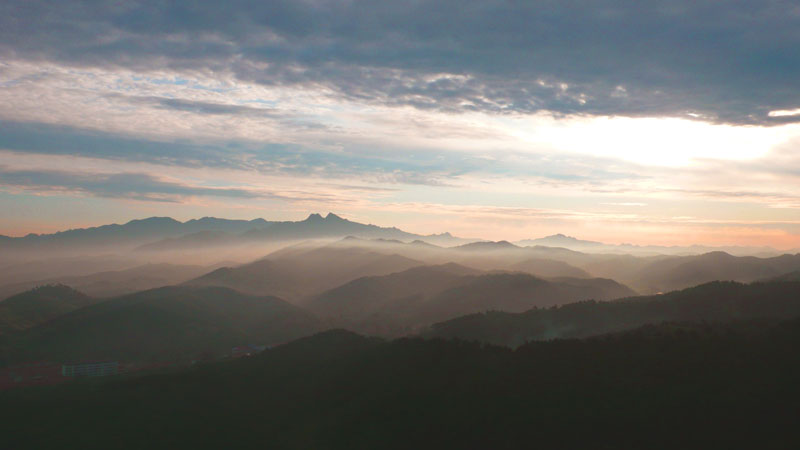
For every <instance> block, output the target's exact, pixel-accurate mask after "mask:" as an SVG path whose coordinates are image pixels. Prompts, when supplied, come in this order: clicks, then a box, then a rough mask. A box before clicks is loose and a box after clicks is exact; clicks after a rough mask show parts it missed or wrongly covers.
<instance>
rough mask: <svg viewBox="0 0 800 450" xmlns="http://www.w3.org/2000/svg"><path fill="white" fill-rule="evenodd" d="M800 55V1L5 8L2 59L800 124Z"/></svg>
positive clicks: (414, 96)
mask: <svg viewBox="0 0 800 450" xmlns="http://www.w3.org/2000/svg"><path fill="white" fill-rule="evenodd" d="M798 48H800V5H798V4H797V3H796V2H793V1H780V0H764V1H758V2H753V1H744V0H740V1H717V0H658V1H646V2H642V1H633V0H615V1H611V0H599V1H598V0H580V1H570V0H547V1H531V2H512V1H505V0H474V1H463V0H458V1H456V0H417V1H408V2H406V1H401V2H375V1H366V0H351V1H332V0H318V1H317V0H314V1H312V0H308V1H298V0H282V1H281V0H273V1H268V2H249V1H229V2H218V1H211V0H201V1H196V2H182V1H174V2H171V1H147V2H134V1H128V2H100V1H85V2H79V1H64V0H57V1H41V0H40V1H35V0H26V1H21V0H19V1H7V2H3V3H2V5H1V6H0V55H2V56H4V57H7V58H8V57H13V58H21V59H28V60H53V61H60V62H62V63H69V64H78V65H100V66H106V67H114V66H120V67H126V68H132V69H176V70H180V69H204V70H212V71H222V72H226V73H230V72H232V73H234V74H235V75H236V76H237V77H239V78H240V79H243V80H247V81H253V82H258V83H264V84H322V85H325V86H327V87H329V88H331V89H334V90H335V91H337V92H338V93H339V94H340V95H343V96H348V97H352V98H357V99H363V100H365V101H369V102H380V103H385V104H404V105H412V106H415V107H418V108H436V109H442V110H446V111H459V110H482V111H490V112H497V113H503V112H535V111H550V112H553V113H556V114H589V115H594V114H599V115H607V114H608V115H626V116H650V115H669V116H686V117H699V118H701V119H704V120H709V121H716V122H728V123H740V124H780V123H786V122H792V121H798V120H800V116H793V117H769V116H768V112H769V111H771V110H777V109H793V108H797V107H798V106H800V90H798V89H797V80H798V79H800V51H799V50H798ZM264 63H266V64H264ZM439 73H450V74H456V75H459V76H461V78H437V77H436V74H439ZM562 83H564V84H563V85H562ZM167 106H169V105H167ZM171 106H172V107H173V108H176V109H180V108H181V107H189V105H182V104H174V105H171ZM192 107H194V108H197V107H200V108H201V110H202V111H204V112H207V113H212V114H213V113H215V111H219V110H218V109H216V108H217V107H215V106H211V107H201V106H200V105H194V106H192ZM690 115H691V116H690Z"/></svg>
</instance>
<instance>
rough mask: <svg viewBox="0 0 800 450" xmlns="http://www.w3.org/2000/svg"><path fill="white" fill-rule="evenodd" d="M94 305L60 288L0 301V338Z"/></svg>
mask: <svg viewBox="0 0 800 450" xmlns="http://www.w3.org/2000/svg"><path fill="white" fill-rule="evenodd" d="M97 301H98V300H96V299H93V298H91V297H89V296H87V295H85V294H83V293H81V292H78V291H76V290H75V289H72V288H71V287H69V286H64V285H45V286H39V287H36V288H34V289H31V290H29V291H27V292H22V293H20V294H17V295H14V296H12V297H9V298H7V299H5V300H3V301H0V336H3V335H6V334H8V333H12V332H16V331H22V330H26V329H28V328H31V327H34V326H36V325H39V324H42V323H45V322H47V321H49V320H52V319H54V318H56V317H58V316H60V315H62V314H66V313H68V312H70V311H74V310H76V309H78V308H83V307H84V306H88V305H91V304H93V303H96V302H97Z"/></svg>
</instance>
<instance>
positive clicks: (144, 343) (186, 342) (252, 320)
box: [5, 287, 320, 361]
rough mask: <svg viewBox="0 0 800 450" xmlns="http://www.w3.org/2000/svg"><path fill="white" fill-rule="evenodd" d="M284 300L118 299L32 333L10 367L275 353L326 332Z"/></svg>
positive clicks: (15, 341) (195, 292)
mask: <svg viewBox="0 0 800 450" xmlns="http://www.w3.org/2000/svg"><path fill="white" fill-rule="evenodd" d="M319 327H320V325H319V323H318V321H317V320H316V319H315V318H314V317H313V316H312V315H310V314H309V313H307V312H305V311H303V310H302V309H300V308H297V307H295V306H292V305H290V304H289V303H287V302H285V301H283V300H280V299H278V298H276V297H255V296H249V295H245V294H241V293H239V292H236V291H233V290H231V289H226V288H218V287H201V288H196V287H166V288H159V289H153V290H149V291H143V292H138V293H135V294H131V295H126V296H122V297H116V298H113V299H110V300H106V301H104V302H101V303H97V304H94V305H91V306H87V307H84V308H81V309H77V310H74V311H72V312H70V313H67V314H63V315H61V316H59V317H56V318H55V319H53V320H51V321H49V322H46V323H42V324H40V325H38V326H36V327H33V328H30V329H28V330H26V331H24V332H23V333H21V334H19V335H16V336H14V337H13V338H12V339H10V340H9V341H8V342H7V345H6V348H5V353H6V358H7V359H8V360H10V361H20V360H23V361H24V360H49V361H65V360H73V359H113V360H121V361H147V360H163V361H187V360H190V359H194V358H197V357H198V356H200V355H201V354H203V353H208V354H211V355H213V356H214V357H220V356H222V355H225V354H227V353H228V352H229V351H230V349H231V347H233V346H238V345H246V344H257V345H272V344H277V343H282V342H286V341H289V340H292V339H296V338H298V337H301V336H304V335H308V334H312V333H314V332H316V331H319Z"/></svg>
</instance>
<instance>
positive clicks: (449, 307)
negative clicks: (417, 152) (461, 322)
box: [305, 264, 634, 336]
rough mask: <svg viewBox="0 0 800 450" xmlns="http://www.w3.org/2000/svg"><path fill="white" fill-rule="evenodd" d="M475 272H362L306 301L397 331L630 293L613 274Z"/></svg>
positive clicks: (344, 322) (350, 324)
mask: <svg viewBox="0 0 800 450" xmlns="http://www.w3.org/2000/svg"><path fill="white" fill-rule="evenodd" d="M475 272H476V271H474V270H471V269H467V268H465V267H463V266H459V265H456V264H447V265H442V266H423V267H415V268H413V269H409V270H406V271H403V272H398V273H393V274H390V275H385V276H380V277H363V278H359V279H357V280H354V281H351V282H349V283H346V284H344V285H342V286H339V287H337V288H334V289H331V290H329V291H326V292H324V293H322V294H320V295H318V296H316V297H314V298H312V299H311V300H310V301H309V302H307V303H306V304H305V306H306V307H307V308H308V309H309V310H311V311H312V312H314V313H316V314H317V315H319V316H320V317H321V318H322V319H323V320H326V321H327V323H328V324H330V325H331V326H334V327H343V328H348V329H351V330H355V331H358V332H362V333H368V334H377V335H382V336H398V335H403V334H407V333H410V332H413V331H414V330H416V329H418V328H419V327H421V326H424V325H428V324H431V323H434V322H436V321H438V320H445V319H448V318H453V317H457V316H459V315H463V314H469V313H471V312H478V311H486V310H501V311H524V310H527V309H530V308H532V307H534V306H551V305H556V304H562V303H566V302H572V301H578V300H584V299H598V300H608V299H613V298H620V297H625V296H630V295H634V292H633V291H631V290H630V289H628V288H627V287H625V286H622V285H620V284H618V283H616V282H614V281H612V280H602V279H575V278H559V279H556V280H543V279H540V278H536V277H534V276H531V275H527V274H522V273H490V274H476V273H475Z"/></svg>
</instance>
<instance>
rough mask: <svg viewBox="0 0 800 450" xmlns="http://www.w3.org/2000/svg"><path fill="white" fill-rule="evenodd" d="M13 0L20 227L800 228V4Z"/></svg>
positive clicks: (0, 89) (639, 234)
mask: <svg viewBox="0 0 800 450" xmlns="http://www.w3.org/2000/svg"><path fill="white" fill-rule="evenodd" d="M14 3H15V2H8V3H7V4H6V5H4V6H2V7H0V13H2V14H0V209H2V211H4V214H2V215H1V216H0V234H3V235H9V236H20V235H24V234H27V233H51V232H55V231H60V230H65V229H70V228H83V227H90V226H98V225H104V224H109V223H124V222H127V221H129V220H132V219H141V218H146V217H150V216H169V217H173V218H175V219H177V220H181V221H185V220H188V219H192V218H200V217H204V216H214V217H222V218H229V219H253V218H264V219H266V220H302V219H304V218H305V217H306V216H307V215H308V214H309V213H312V212H320V213H323V214H324V213H327V212H328V211H331V212H334V213H336V214H338V215H341V216H342V217H345V218H348V219H350V220H353V221H357V222H363V223H374V224H376V225H380V226H385V227H391V226H396V227H398V228H401V229H403V230H406V231H409V232H413V233H418V234H432V233H442V232H451V233H452V234H454V235H457V236H463V237H474V238H483V239H491V240H509V241H517V240H521V239H528V238H538V237H543V236H547V235H552V234H556V233H562V234H566V235H570V236H575V237H577V238H580V239H586V240H594V241H601V242H606V243H610V244H618V243H632V244H637V245H691V244H701V245H709V246H726V245H742V246H771V247H774V248H776V249H781V250H789V249H796V248H800V151H798V149H800V89H797V80H798V79H800V66H798V65H797V63H796V61H797V54H796V49H797V48H798V47H800V36H799V35H798V34H797V33H796V30H797V26H798V18H800V9H797V8H794V9H792V8H790V7H788V6H787V5H784V4H780V3H774V4H773V3H772V2H763V3H759V5H722V4H719V5H717V4H714V5H711V6H697V5H696V3H695V2H648V3H647V4H642V5H637V6H635V7H630V8H628V9H625V8H619V7H618V5H615V2H601V3H596V2H585V3H581V2H579V3H578V4H575V5H572V6H571V7H567V6H550V7H548V8H547V9H546V11H543V10H542V9H541V8H537V7H536V5H532V6H531V7H526V6H524V5H508V4H505V3H498V4H492V3H491V2H489V3H487V2H476V3H474V4H472V5H469V6H467V5H465V4H459V5H450V6H449V7H447V6H446V5H444V6H443V5H442V3H441V2H426V1H423V2H418V3H415V4H414V6H413V7H408V6H407V7H400V6H398V5H389V4H383V3H370V4H361V3H359V2H315V1H314V2H306V3H303V6H304V7H302V8H295V7H291V5H284V7H281V8H279V7H275V8H273V7H271V6H270V5H269V4H265V5H260V6H253V5H249V4H242V5H236V4H231V5H230V7H229V8H226V9H224V10H218V9H216V8H214V5H215V3H213V2H199V3H197V4H196V5H195V7H194V8H190V7H187V6H182V5H174V6H173V7H171V8H159V7H155V6H152V7H149V6H147V5H137V4H135V3H127V2H126V3H125V4H122V5H107V6H91V5H88V4H86V5H84V4H82V3H81V2H60V3H57V4H55V5H38V4H33V3H31V4H24V3H19V4H14ZM267 3H270V2H267ZM273 6H274V5H273ZM743 17H746V18H747V19H746V20H745V19H743ZM710 22H713V23H714V26H713V27H712V26H711V25H709V23H710ZM753 29H758V30H763V32H760V33H759V34H757V35H756V34H754V33H752V30H753ZM587 30H588V31H587ZM644 30H649V31H647V32H645V31H644ZM743 49H746V50H743Z"/></svg>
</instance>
